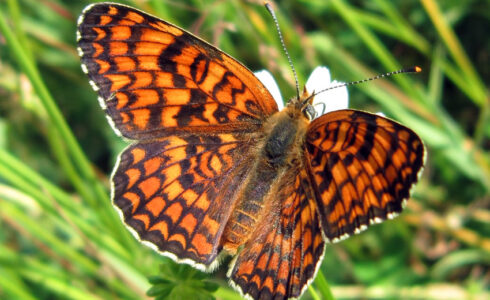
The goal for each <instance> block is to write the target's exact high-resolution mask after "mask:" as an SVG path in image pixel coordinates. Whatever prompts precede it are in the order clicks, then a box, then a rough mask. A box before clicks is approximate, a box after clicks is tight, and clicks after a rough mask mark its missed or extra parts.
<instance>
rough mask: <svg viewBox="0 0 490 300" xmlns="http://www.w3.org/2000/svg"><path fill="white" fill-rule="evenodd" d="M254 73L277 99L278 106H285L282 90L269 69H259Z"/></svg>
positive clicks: (281, 107) (280, 107)
mask: <svg viewBox="0 0 490 300" xmlns="http://www.w3.org/2000/svg"><path fill="white" fill-rule="evenodd" d="M254 75H255V76H256V77H257V78H258V79H259V80H260V81H261V82H262V83H263V84H264V85H265V87H266V88H267V89H268V90H269V92H270V93H271V95H272V97H273V98H274V100H276V103H277V108H279V110H282V109H283V108H284V102H283V100H282V96H281V91H280V90H279V86H278V85H277V83H276V81H275V80H274V77H272V74H271V73H270V72H269V71H267V70H262V71H257V72H255V73H254Z"/></svg>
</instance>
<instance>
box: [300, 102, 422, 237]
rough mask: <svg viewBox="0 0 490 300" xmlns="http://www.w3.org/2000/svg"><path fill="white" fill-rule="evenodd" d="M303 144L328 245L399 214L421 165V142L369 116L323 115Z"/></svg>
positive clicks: (406, 131)
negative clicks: (329, 242) (328, 241)
mask: <svg viewBox="0 0 490 300" xmlns="http://www.w3.org/2000/svg"><path fill="white" fill-rule="evenodd" d="M306 140H307V141H306V150H305V152H306V155H307V157H308V158H309V159H308V161H309V162H310V165H309V169H310V174H311V178H312V182H313V183H314V185H315V191H316V198H317V199H318V205H319V212H320V215H321V222H322V226H323V230H324V232H325V235H326V237H327V238H328V239H329V240H331V241H336V240H339V239H343V238H346V237H347V236H349V235H351V234H353V233H357V232H359V231H361V230H364V229H366V228H367V226H368V225H370V224H372V223H379V222H381V221H382V220H385V219H387V218H392V217H394V216H396V215H397V214H398V213H400V212H401V210H402V207H403V205H404V202H405V201H406V200H407V199H408V197H409V193H410V189H411V187H412V186H413V184H414V183H415V182H416V181H417V179H418V178H417V176H418V174H419V172H420V171H421V169H422V166H423V160H424V146H423V143H422V141H421V140H420V138H419V137H418V136H417V135H416V134H415V133H414V132H413V131H412V130H410V129H408V128H406V127H405V126H402V125H400V124H398V123H396V122H394V121H391V120H389V119H386V118H384V117H381V116H378V115H374V114H369V113H365V112H360V111H354V110H340V111H335V112H331V113H328V114H325V115H323V116H321V117H320V118H318V119H315V120H314V121H313V122H312V123H311V124H310V127H309V129H308V132H307V137H306Z"/></svg>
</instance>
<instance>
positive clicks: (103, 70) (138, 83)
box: [78, 4, 277, 139]
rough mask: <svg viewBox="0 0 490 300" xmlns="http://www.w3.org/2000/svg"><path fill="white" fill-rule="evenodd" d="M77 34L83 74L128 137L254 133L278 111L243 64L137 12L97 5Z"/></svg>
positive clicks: (91, 8) (123, 7)
mask: <svg viewBox="0 0 490 300" xmlns="http://www.w3.org/2000/svg"><path fill="white" fill-rule="evenodd" d="M136 24H138V26H135V25H136ZM78 30H79V33H80V38H79V40H78V45H79V52H80V54H81V60H82V64H83V65H84V70H85V71H86V72H87V73H88V75H89V77H90V79H91V81H92V82H93V85H94V86H96V87H97V90H98V93H99V96H100V98H101V100H100V101H101V103H102V106H103V108H104V109H105V111H106V113H107V114H108V116H109V117H110V118H111V119H112V121H113V124H114V126H115V128H116V129H117V130H118V132H120V133H121V134H122V135H123V136H125V137H127V138H130V139H153V138H158V137H165V136H170V135H186V134H189V132H190V131H191V132H192V133H197V132H206V133H207V134H209V133H211V132H218V133H222V132H253V131H256V130H258V128H259V127H260V124H261V123H262V121H263V120H264V119H265V118H266V117H267V116H269V115H271V114H272V113H274V112H276V111H277V106H276V104H275V102H274V101H273V99H272V96H271V95H270V94H269V92H268V91H267V90H266V89H265V88H264V86H263V85H262V83H261V82H260V81H259V80H258V79H257V78H255V76H254V75H253V74H252V73H251V72H250V71H249V70H247V69H246V68H245V67H244V66H243V65H241V64H240V63H238V62H236V61H235V60H234V59H232V58H231V57H229V56H227V55H226V54H224V53H222V52H221V51H219V50H218V49H216V48H214V47H213V46H210V45H209V44H207V43H205V42H203V41H201V40H199V39H197V38H196V37H194V36H193V35H191V34H189V33H187V32H185V31H184V30H182V29H180V28H177V27H175V26H174V25H172V24H169V23H166V22H164V21H162V20H159V19H157V18H154V17H152V16H149V15H147V14H144V13H142V12H140V11H138V10H135V9H132V8H130V7H125V6H121V5H115V4H101V5H92V6H89V8H88V9H86V10H85V11H84V14H83V15H82V18H81V20H80V23H79V27H78ZM149 89H151V90H152V91H153V93H152V94H151V95H149V94H148V92H147V91H148V90H149ZM142 95H143V96H142ZM138 107H145V109H141V108H138Z"/></svg>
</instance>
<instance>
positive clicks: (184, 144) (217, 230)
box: [112, 134, 249, 269]
mask: <svg viewBox="0 0 490 300" xmlns="http://www.w3.org/2000/svg"><path fill="white" fill-rule="evenodd" d="M248 147H249V146H247V144H245V142H244V141H242V140H238V139H236V138H235V137H233V136H232V135H226V134H223V135H220V136H213V137H197V136H188V137H182V138H179V137H167V138H163V139H158V140H155V141H151V142H146V143H136V144H134V145H131V146H130V147H129V148H127V149H126V150H125V151H124V152H123V153H122V154H121V157H120V162H119V165H118V166H117V167H116V171H115V173H114V176H113V178H112V180H113V183H114V191H115V194H114V199H113V201H114V205H115V206H116V207H117V208H119V209H120V210H121V212H122V215H123V217H124V221H125V222H126V224H127V225H128V226H130V227H131V228H133V230H134V232H135V233H136V234H137V236H138V238H139V239H141V240H143V241H148V242H149V243H151V244H154V245H155V246H156V247H157V248H158V250H159V251H160V252H162V253H163V254H168V253H170V254H171V255H174V256H176V257H177V258H179V259H188V260H191V261H194V262H195V264H196V265H197V266H198V267H201V268H202V269H205V268H209V267H210V266H211V265H212V263H213V262H214V260H215V258H216V256H217V255H218V253H219V252H220V251H221V248H222V247H221V244H220V236H221V234H222V232H223V228H224V226H225V224H226V222H227V219H228V217H229V215H230V211H231V208H232V206H233V201H232V200H233V197H231V196H232V195H233V193H234V191H236V190H237V185H239V184H241V183H242V181H241V180H237V176H239V177H240V176H243V174H244V173H246V172H247V168H246V166H245V165H242V164H241V163H240V162H241V161H243V160H244V159H245V158H246V156H245V155H243V153H242V152H247V150H248ZM214 159H217V160H218V161H219V163H217V162H213V160H214ZM238 179H239V178H238ZM225 196H226V197H225Z"/></svg>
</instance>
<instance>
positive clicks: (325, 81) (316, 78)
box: [306, 67, 349, 117]
mask: <svg viewBox="0 0 490 300" xmlns="http://www.w3.org/2000/svg"><path fill="white" fill-rule="evenodd" d="M342 83H343V82H337V81H335V80H334V81H332V82H330V71H329V70H328V69H327V68H326V67H316V68H315V70H313V72H312V73H311V75H310V77H309V78H308V81H307V82H306V90H307V91H308V92H309V93H313V92H319V91H322V90H324V89H326V88H329V87H331V86H336V85H339V84H342ZM320 103H323V104H324V105H322V104H320ZM348 106H349V94H348V92H347V87H345V86H344V87H339V88H335V89H332V90H328V91H325V92H322V93H320V94H318V95H316V96H315V99H314V101H313V107H314V108H315V111H316V112H317V117H319V116H321V115H322V114H325V113H327V112H330V111H335V110H340V109H346V108H347V107H348Z"/></svg>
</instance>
